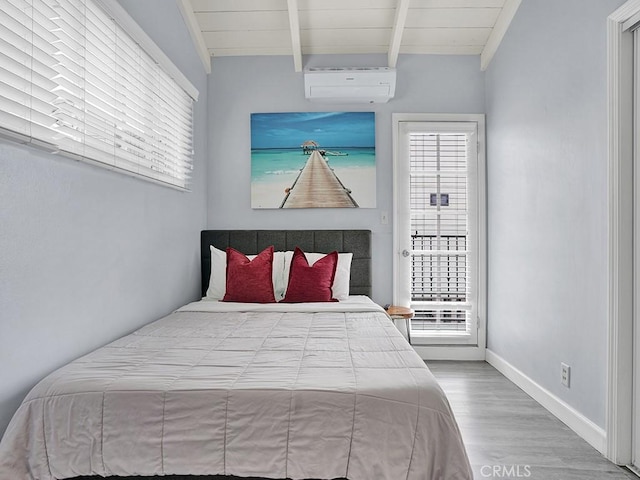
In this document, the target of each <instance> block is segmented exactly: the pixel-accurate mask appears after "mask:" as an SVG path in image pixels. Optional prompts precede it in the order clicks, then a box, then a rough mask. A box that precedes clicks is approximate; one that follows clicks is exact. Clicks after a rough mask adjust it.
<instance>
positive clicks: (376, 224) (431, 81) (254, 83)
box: [208, 55, 484, 304]
mask: <svg viewBox="0 0 640 480" xmlns="http://www.w3.org/2000/svg"><path fill="white" fill-rule="evenodd" d="M386 61H387V58H386V56H383V55H354V56H348V55H342V56H329V55H321V56H310V57H307V58H305V59H304V64H305V67H320V66H334V67H335V66H344V67H349V66H382V65H386ZM305 111H375V112H376V162H377V187H376V188H377V208H375V209H353V210H351V209H301V210H293V211H290V210H252V209H251V199H250V145H251V135H250V114H251V113H259V112H261V113H265V112H305ZM393 112H403V113H404V112H428V113H483V112H484V74H483V73H482V72H481V71H480V64H479V58H478V57H477V56H476V57H473V56H468V57H467V56H457V57H454V56H437V55H434V56H430V55H401V56H400V59H399V62H398V82H397V89H396V97H395V98H394V99H393V100H392V101H391V102H390V103H387V104H375V105H369V104H367V105H323V104H316V103H310V102H308V101H306V100H305V98H304V83H303V77H302V73H295V72H294V70H293V62H292V59H291V57H234V58H232V57H220V58H214V59H213V67H212V73H211V75H210V79H209V152H210V159H209V161H210V165H209V185H210V188H209V200H208V205H209V208H208V226H209V228H224V229H227V228H239V229H242V228H249V229H252V228H265V229H267V228H298V229H299V228H302V229H304V228H327V229H330V228H363V229H370V230H372V232H373V235H372V237H373V240H372V241H373V299H374V300H375V301H377V302H379V303H382V304H384V303H390V302H391V300H392V286H391V285H392V283H391V282H392V278H391V275H392V253H393V248H392V244H393V236H392V224H393V219H392V211H393V205H392V138H391V135H392V133H391V114H392V113H393ZM383 211H385V212H387V213H388V215H389V223H388V224H387V225H382V224H381V222H380V216H381V213H382V212H383Z"/></svg>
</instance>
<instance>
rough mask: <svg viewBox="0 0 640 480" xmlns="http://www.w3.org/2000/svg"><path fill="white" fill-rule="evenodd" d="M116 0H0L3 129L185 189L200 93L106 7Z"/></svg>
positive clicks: (0, 112)
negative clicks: (155, 54) (194, 107)
mask: <svg viewBox="0 0 640 480" xmlns="http://www.w3.org/2000/svg"><path fill="white" fill-rule="evenodd" d="M113 3H114V2H104V3H100V2H97V1H94V0H0V5H1V9H0V15H1V18H0V20H1V21H0V60H1V61H0V131H1V132H2V133H3V134H4V136H6V137H9V138H12V139H15V140H18V141H23V142H28V143H32V144H35V145H38V146H41V147H45V148H48V149H50V150H51V151H56V152H60V153H62V154H66V155H69V156H72V157H75V158H80V159H85V160H88V161H91V162H94V163H97V164H100V165H103V166H106V167H108V168H111V169H114V170H119V171H123V172H125V173H130V174H134V175H137V176H140V177H143V178H146V179H150V180H153V181H156V182H161V183H163V184H168V185H171V186H174V187H177V188H180V189H187V188H188V185H189V179H190V175H191V171H192V168H193V144H192V130H193V102H194V100H195V99H197V91H196V90H195V89H194V88H193V87H192V86H191V85H190V84H189V83H188V81H186V79H184V78H175V77H176V75H171V74H170V73H169V72H175V70H177V69H175V67H174V66H173V65H170V67H171V68H167V65H168V63H170V62H169V61H168V59H166V58H161V59H158V58H157V57H153V58H152V56H151V55H150V54H149V53H148V52H147V51H146V50H145V49H144V48H143V47H142V46H141V45H140V43H139V42H138V41H137V40H138V39H136V40H134V39H133V38H132V36H131V35H130V34H129V33H128V32H127V31H125V29H123V27H122V26H121V25H120V23H119V22H118V21H116V20H115V19H114V18H113V16H112V15H111V14H110V13H107V10H109V8H108V6H109V4H111V5H112V6H111V7H110V8H114V7H113ZM105 8H106V10H105ZM116 8H120V10H119V11H118V13H119V15H120V16H122V15H126V14H123V13H122V12H123V10H121V7H119V6H117V5H116ZM128 21H129V22H131V20H130V18H129V20H128ZM139 35H140V33H139V32H138V36H139ZM146 42H147V44H149V43H151V42H150V40H148V37H147V40H146ZM153 47H155V45H153ZM155 48H156V49H157V47H155ZM178 76H179V75H178Z"/></svg>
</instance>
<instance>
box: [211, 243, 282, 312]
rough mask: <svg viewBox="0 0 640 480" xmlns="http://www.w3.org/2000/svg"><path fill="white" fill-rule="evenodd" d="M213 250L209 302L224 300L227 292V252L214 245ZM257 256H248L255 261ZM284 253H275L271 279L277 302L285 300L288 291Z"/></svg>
mask: <svg viewBox="0 0 640 480" xmlns="http://www.w3.org/2000/svg"><path fill="white" fill-rule="evenodd" d="M209 249H210V250H211V276H210V277H209V288H208V289H207V295H206V297H205V298H206V299H207V300H222V299H223V298H224V294H225V292H226V291H227V252H225V251H223V250H220V249H218V248H216V247H214V246H213V245H209ZM255 257H256V256H255V255H247V258H248V259H249V260H253V259H254V258H255ZM284 257H285V255H284V252H273V271H272V273H271V279H272V282H273V293H274V296H275V297H276V302H277V301H279V300H282V299H283V298H284V294H285V291H286V289H287V280H288V273H287V277H285V276H284Z"/></svg>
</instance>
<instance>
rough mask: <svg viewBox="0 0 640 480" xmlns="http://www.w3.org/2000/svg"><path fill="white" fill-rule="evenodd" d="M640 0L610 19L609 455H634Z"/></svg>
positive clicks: (627, 458)
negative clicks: (639, 25) (637, 33)
mask: <svg viewBox="0 0 640 480" xmlns="http://www.w3.org/2000/svg"><path fill="white" fill-rule="evenodd" d="M639 15H640V0H628V1H627V2H626V3H625V4H623V5H622V6H621V7H620V8H618V9H617V10H616V11H615V12H613V13H612V14H611V15H610V16H609V17H608V19H607V97H608V98H607V100H608V102H607V110H608V112H607V113H608V115H607V117H608V118H607V123H608V137H609V138H608V171H609V179H608V181H609V185H608V187H609V199H608V207H609V208H608V210H609V232H608V239H609V242H608V263H609V271H608V315H607V316H608V358H607V373H608V376H607V407H606V415H607V417H606V432H607V445H606V450H607V451H606V456H607V458H609V459H610V460H611V461H613V462H614V463H617V464H619V465H629V464H631V462H632V459H633V453H632V438H633V429H632V421H633V369H632V365H633V314H634V306H633V303H634V302H633V296H634V292H633V290H634V287H633V277H634V272H633V270H634V268H633V262H632V261H630V260H631V259H632V258H633V250H634V249H633V203H634V199H633V190H634V188H633V187H634V185H633V183H634V182H633V108H632V104H633V34H632V33H631V30H630V28H631V26H632V22H635V21H636V20H637V19H640V18H639V17H638V16H639Z"/></svg>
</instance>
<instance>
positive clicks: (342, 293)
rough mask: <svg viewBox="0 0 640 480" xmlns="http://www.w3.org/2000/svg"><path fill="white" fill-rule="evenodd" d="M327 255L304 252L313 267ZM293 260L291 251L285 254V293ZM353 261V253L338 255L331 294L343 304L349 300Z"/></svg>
mask: <svg viewBox="0 0 640 480" xmlns="http://www.w3.org/2000/svg"><path fill="white" fill-rule="evenodd" d="M326 255H327V254H326V253H307V252H304V256H305V258H306V259H307V262H309V265H313V264H314V263H316V262H317V261H318V260H320V259H321V258H322V257H324V256H326ZM292 259H293V252H292V251H291V250H288V251H286V252H284V278H285V280H286V283H285V291H286V286H287V285H288V283H289V270H290V269H291V260H292ZM352 259H353V253H338V265H336V275H335V277H333V285H332V286H331V292H332V293H333V298H335V299H336V300H339V301H341V302H342V301H344V300H348V299H349V280H350V278H351V260H352ZM274 261H275V260H274Z"/></svg>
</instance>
